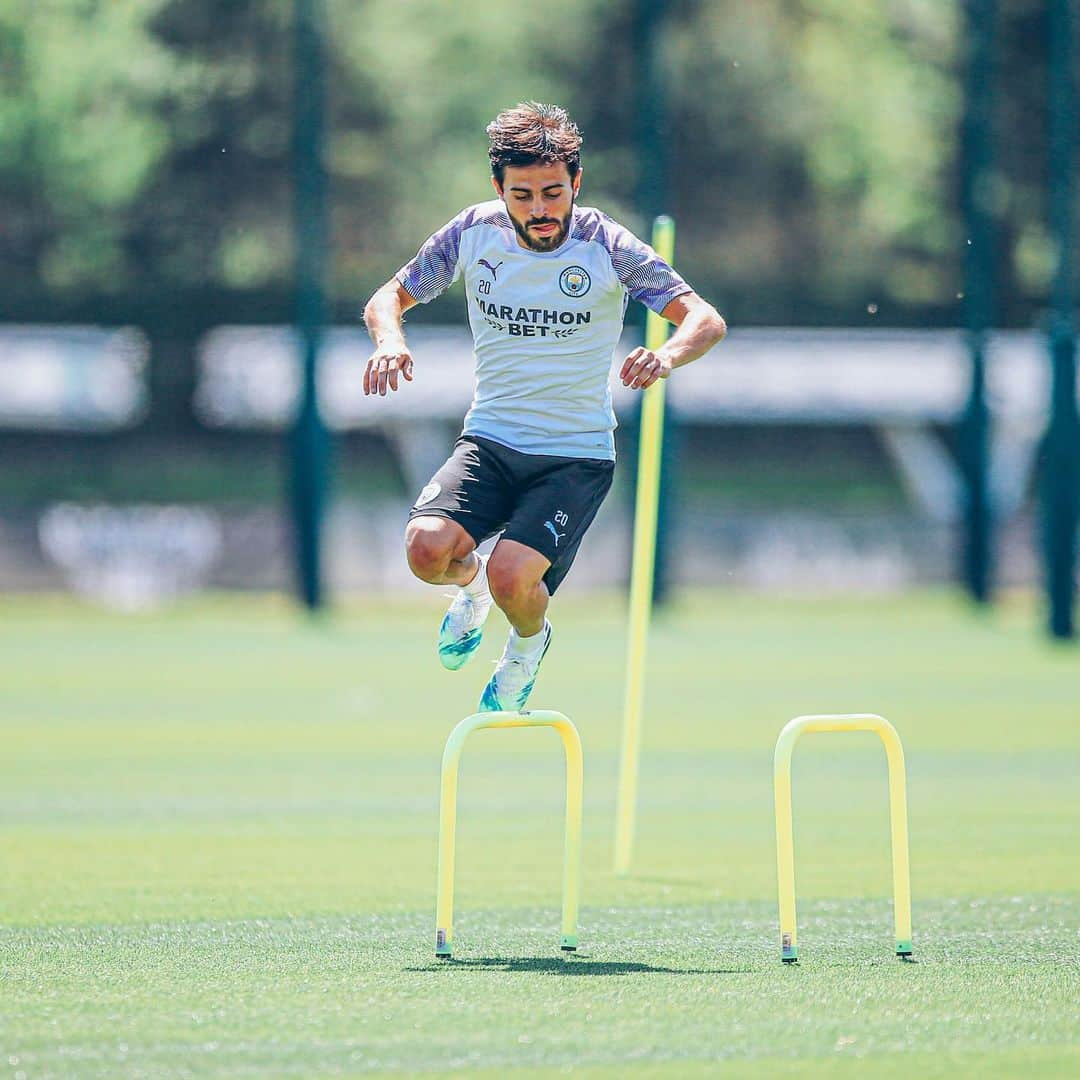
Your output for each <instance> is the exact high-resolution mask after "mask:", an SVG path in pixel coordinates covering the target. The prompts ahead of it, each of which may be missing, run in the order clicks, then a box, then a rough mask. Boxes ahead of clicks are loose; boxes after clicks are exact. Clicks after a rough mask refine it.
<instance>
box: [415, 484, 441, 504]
mask: <svg viewBox="0 0 1080 1080" xmlns="http://www.w3.org/2000/svg"><path fill="white" fill-rule="evenodd" d="M440 491H442V487H441V486H440V485H439V484H438V483H436V481H434V480H432V481H431V483H430V484H428V485H427V487H425V488H424V490H423V491H421V492H420V494H419V495H418V496H417V499H416V505H417V506H418V507H420V506H426V505H427V504H428V503H429V502H431V500H432V499H434V498H435V496H436V495H438V494H439V492H440Z"/></svg>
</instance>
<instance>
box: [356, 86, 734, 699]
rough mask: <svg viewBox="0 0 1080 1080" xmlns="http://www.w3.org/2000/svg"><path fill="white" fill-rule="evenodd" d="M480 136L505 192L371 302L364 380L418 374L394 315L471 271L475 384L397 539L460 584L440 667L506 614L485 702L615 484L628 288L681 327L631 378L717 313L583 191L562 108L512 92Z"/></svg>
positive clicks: (692, 345) (675, 350) (627, 373)
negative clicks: (497, 614) (618, 361)
mask: <svg viewBox="0 0 1080 1080" xmlns="http://www.w3.org/2000/svg"><path fill="white" fill-rule="evenodd" d="M487 134H488V138H489V141H490V145H489V149H488V156H489V157H490V159H491V172H492V177H491V182H492V184H493V186H494V188H495V192H496V194H497V196H498V198H497V199H493V200H491V201H490V202H484V203H479V204H477V205H475V206H470V207H468V208H467V209H466V210H463V211H462V212H461V213H460V214H458V215H457V217H455V218H454V219H453V220H452V221H451V222H449V223H448V224H447V225H445V226H443V228H441V229H440V230H439V231H438V232H436V233H435V234H434V235H433V236H431V237H430V238H429V239H428V240H427V241H426V243H425V244H424V245H423V247H421V248H420V250H419V252H418V253H417V255H416V257H415V258H414V259H413V260H412V261H411V262H408V263H406V264H405V266H403V267H402V268H401V269H400V270H399V271H398V272H397V274H395V275H394V277H392V278H391V279H390V280H389V281H388V282H387V283H386V284H385V285H383V286H382V288H380V289H378V290H377V291H376V292H375V294H374V295H373V296H372V297H371V299H370V300H369V301H368V303H367V305H366V307H365V308H364V321H365V322H366V324H367V328H368V331H369V333H370V334H371V337H372V340H373V341H374V343H375V351H374V352H373V353H372V355H371V358H370V359H369V360H368V362H367V367H366V369H365V371H364V393H365V394H377V395H385V394H386V393H387V391H396V390H397V389H398V387H399V384H400V380H404V381H406V382H408V381H411V380H412V378H413V358H412V356H411V355H410V353H409V347H408V345H407V344H406V342H405V335H404V332H403V329H402V316H403V314H404V313H405V311H407V310H408V309H409V308H410V307H412V306H413V305H414V304H417V303H421V304H426V303H428V302H429V301H431V300H434V299H435V297H437V296H438V295H439V294H440V293H442V292H443V291H444V290H445V289H446V288H447V287H448V286H449V285H450V284H451V283H452V282H454V281H456V280H457V278H458V277H461V276H464V278H465V291H466V294H467V300H468V310H469V325H470V327H471V329H472V334H473V344H474V353H475V356H476V393H475V396H474V398H473V403H472V406H471V408H470V409H469V412H468V414H467V415H466V417H465V424H464V430H463V431H462V434H461V437H460V438H459V439H458V441H457V443H456V445H455V447H454V450H453V453H452V454H451V456H450V458H449V460H448V461H447V462H446V464H445V465H443V467H442V468H441V469H439V471H438V472H437V473H436V474H435V476H434V477H433V478H432V481H431V483H429V484H428V485H427V486H426V487H425V488H424V489H423V491H421V492H420V495H419V497H418V498H417V500H416V503H415V505H414V506H413V508H412V510H411V512H410V515H409V524H408V527H407V529H406V532H405V549H406V553H407V555H408V560H409V566H410V568H411V569H412V572H413V573H414V574H415V575H416V576H417V577H418V578H420V579H421V580H422V581H427V582H430V583H432V584H433V585H454V586H457V589H456V592H455V596H454V600H453V602H452V603H451V605H450V609H449V611H447V613H446V616H445V618H444V619H443V621H442V626H441V628H440V630H439V639H438V651H439V658H440V660H441V661H442V663H443V666H444V667H447V668H449V669H451V670H457V669H458V668H460V667H462V665H464V664H465V662H466V661H467V660H468V659H469V658H470V657H471V656H472V655H473V653H474V652H475V651H476V648H477V646H478V645H479V644H480V636H481V633H482V630H483V626H484V622H485V620H486V619H487V617H488V614H489V613H490V611H491V607H492V605H493V604H494V605H496V606H498V607H499V608H500V609H501V610H502V611H503V613H504V614H505V615H506V617H507V619H508V620H509V622H510V627H511V629H510V636H509V639H508V641H507V643H506V648H505V650H504V651H503V654H502V658H501V659H500V660H499V662H498V665H497V666H496V668H495V673H494V675H493V676H492V677H491V680H490V682H488V684H487V686H486V687H485V688H484V691H483V694H482V696H481V698H480V709H481V711H487V710H495V709H504V710H507V711H517V710H520V709H522V708H524V706H525V703H526V701H527V700H528V698H529V693H530V691H531V690H532V687H533V683H534V682H535V680H536V675H537V671H538V670H539V667H540V662H541V660H543V658H544V654H545V653H546V652H547V649H548V645H549V644H550V642H551V624H550V623H549V622H548V620H547V618H546V613H547V609H548V600H549V598H550V597H551V595H552V594H553V593H554V592H555V590H556V589H557V588H558V587H559V583H560V582H561V581H562V580H563V578H564V577H565V576H566V572H567V571H568V570H569V569H570V565H571V563H573V561H574V556H575V555H576V554H577V550H578V546H579V545H580V543H581V540H582V537H583V536H584V535H585V532H586V530H587V529H588V528H589V525H590V524H591V523H592V520H593V518H594V517H595V516H596V512H597V510H598V509H599V507H600V504H601V503H602V502H603V500H604V496H605V495H606V494H607V492H608V489H609V488H610V486H611V478H612V472H613V470H614V466H615V441H614V437H613V432H614V429H615V414H614V412H613V411H612V407H611V387H610V383H609V376H610V372H611V368H612V361H613V354H614V351H615V348H616V346H617V345H618V341H619V337H620V334H621V332H622V326H623V316H624V314H625V311H626V304H627V297H632V298H633V299H634V300H637V301H640V302H641V303H643V304H645V305H646V306H648V307H649V308H651V309H652V310H653V311H656V312H658V313H659V314H661V315H662V316H663V317H664V318H665V319H668V320H669V321H670V322H672V323H674V324H675V325H676V326H677V328H678V329H677V330H676V331H675V332H674V334H673V335H672V336H671V338H670V339H669V340H668V341H667V343H666V344H665V345H664V346H663V347H662V348H660V349H658V350H656V351H655V352H652V351H650V350H648V349H644V348H638V349H635V350H634V351H633V352H631V353H630V355H629V356H627V357H626V359H625V360H624V362H623V364H622V366H621V368H620V371H619V377H620V378H621V380H622V382H623V385H624V386H629V387H631V388H632V389H635V390H644V389H646V388H647V387H649V386H652V384H653V383H654V382H656V380H657V379H666V378H667V377H668V376H669V375H670V374H671V372H672V370H673V369H675V368H678V367H681V366H682V365H683V364H688V363H689V362H690V361H691V360H696V359H697V358H698V357H699V356H702V355H703V354H704V353H705V352H707V351H708V350H709V349H710V348H711V347H712V346H713V345H715V344H716V343H717V342H718V341H720V339H721V338H722V337H723V336H724V334H725V333H726V327H725V325H724V320H723V319H722V318H721V317H720V316H719V314H717V312H716V310H715V308H713V307H712V305H710V304H708V303H706V302H705V301H704V300H702V299H701V297H699V296H698V295H697V294H696V293H695V292H694V291H693V290H692V289H691V288H690V286H689V285H687V284H686V282H685V281H684V280H683V279H682V278H681V277H680V276H679V275H678V274H677V273H676V272H675V271H674V270H673V269H672V268H671V267H670V266H668V265H667V263H665V262H664V261H663V260H662V259H661V258H660V257H659V256H658V255H657V254H656V252H655V251H654V250H653V249H652V248H651V247H649V246H648V245H647V244H644V243H642V242H641V241H640V240H638V239H637V238H636V237H635V236H634V235H633V234H632V233H630V232H629V231H628V230H627V229H625V228H624V227H623V226H621V225H619V224H618V223H617V222H615V221H613V220H612V219H611V218H609V217H608V216H607V215H605V214H603V213H601V212H600V211H599V210H595V209H593V208H592V207H587V206H578V205H577V201H576V200H577V195H578V192H579V190H580V188H581V173H582V170H581V160H580V150H581V135H580V133H579V132H578V129H577V125H575V124H574V122H573V121H572V120H571V119H570V117H569V116H568V115H567V113H566V111H565V110H564V109H562V108H559V107H558V106H555V105H540V104H537V103H536V102H529V103H527V104H523V105H518V106H517V107H516V108H513V109H507V110H506V111H505V112H502V113H500V114H499V115H498V116H497V117H496V118H495V120H494V121H493V122H492V123H491V124H490V125H489V126H488V129H487ZM500 530H501V531H502V536H501V537H500V539H499V540H498V542H497V543H496V545H495V547H494V548H493V549H492V550H491V552H490V554H489V555H488V556H487V557H486V558H485V557H481V556H479V555H478V554H477V551H476V547H477V545H478V544H479V543H481V542H482V541H483V540H485V539H486V538H488V537H491V536H493V535H494V534H495V533H497V532H499V531H500Z"/></svg>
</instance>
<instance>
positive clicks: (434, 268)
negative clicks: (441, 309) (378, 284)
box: [394, 211, 468, 304]
mask: <svg viewBox="0 0 1080 1080" xmlns="http://www.w3.org/2000/svg"><path fill="white" fill-rule="evenodd" d="M467 214H468V211H463V212H462V213H460V214H458V216H457V217H456V218H454V220H453V221H450V222H448V223H447V224H446V225H444V226H443V227H442V228H441V229H439V231H438V232H436V233H433V234H432V235H431V236H429V237H428V239H427V240H426V241H425V242H424V244H423V246H422V247H421V248H420V250H419V251H418V252H417V253H416V257H415V258H413V259H411V260H410V261H409V262H407V263H406V264H405V265H404V266H403V267H402V268H401V269H400V270H399V271H398V272H397V274H395V275H394V276H395V277H396V278H397V279H398V281H399V282H400V283H401V285H402V287H403V288H404V289H405V291H406V292H407V293H408V294H409V295H410V296H411V297H412V298H413V299H414V300H419V301H420V303H421V304H426V303H428V302H429V301H431V300H434V299H435V297H437V296H439V295H440V294H441V293H443V292H445V291H446V289H448V288H449V287H450V286H451V285H452V284H453V283H454V282H455V281H456V280H457V277H458V248H459V247H460V244H461V234H462V232H463V231H464V229H465V224H466V216H467Z"/></svg>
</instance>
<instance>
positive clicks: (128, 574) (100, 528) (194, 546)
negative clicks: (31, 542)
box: [38, 503, 222, 611]
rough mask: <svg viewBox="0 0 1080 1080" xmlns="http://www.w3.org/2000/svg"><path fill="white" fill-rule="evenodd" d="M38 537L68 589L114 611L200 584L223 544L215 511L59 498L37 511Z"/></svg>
mask: <svg viewBox="0 0 1080 1080" xmlns="http://www.w3.org/2000/svg"><path fill="white" fill-rule="evenodd" d="M38 536H39V538H40V541H41V546H42V549H43V550H44V551H45V552H46V554H48V555H49V557H50V558H51V559H53V560H54V561H55V562H56V563H57V564H58V565H59V566H60V567H61V568H62V569H63V571H64V576H65V578H66V579H67V581H68V584H69V585H70V587H71V588H72V589H73V590H74V591H75V592H77V593H79V594H80V595H82V596H85V597H87V598H88V599H91V600H95V601H97V602H98V603H101V604H103V605H104V606H106V607H110V608H115V609H117V610H120V611H142V610H146V609H149V608H154V607H158V606H160V605H162V604H164V603H166V602H168V601H170V600H173V599H175V598H176V597H178V596H182V595H184V594H185V593H189V592H193V591H194V590H195V589H198V588H201V587H202V586H203V585H204V584H205V583H206V580H207V578H208V576H209V574H210V571H211V569H212V568H213V565H214V563H215V561H216V560H217V559H218V557H219V556H220V554H221V549H222V530H221V525H220V523H219V521H218V518H217V515H216V514H214V513H213V512H212V511H209V510H205V509H202V508H197V507H190V506H80V505H76V504H73V503H60V504H58V505H56V506H53V507H50V508H49V509H48V510H47V511H46V512H45V513H44V514H43V515H42V517H41V520H40V522H39V525H38Z"/></svg>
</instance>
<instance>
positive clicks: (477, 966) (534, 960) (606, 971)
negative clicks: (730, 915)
mask: <svg viewBox="0 0 1080 1080" xmlns="http://www.w3.org/2000/svg"><path fill="white" fill-rule="evenodd" d="M455 969H457V970H460V969H465V970H467V971H522V972H527V973H529V974H533V975H538V974H539V975H639V974H649V975H654V974H655V975H746V974H748V973H749V972H750V969H749V968H673V967H657V966H656V965H654V964H635V963H626V962H620V961H611V960H591V959H589V957H587V956H576V957H559V956H513V957H510V956H484V957H477V958H471V959H465V960H459V959H457V957H454V958H453V959H450V960H436V961H434V962H432V963H431V964H428V965H426V966H424V967H409V968H405V970H406V971H440V970H455Z"/></svg>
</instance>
